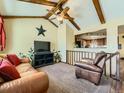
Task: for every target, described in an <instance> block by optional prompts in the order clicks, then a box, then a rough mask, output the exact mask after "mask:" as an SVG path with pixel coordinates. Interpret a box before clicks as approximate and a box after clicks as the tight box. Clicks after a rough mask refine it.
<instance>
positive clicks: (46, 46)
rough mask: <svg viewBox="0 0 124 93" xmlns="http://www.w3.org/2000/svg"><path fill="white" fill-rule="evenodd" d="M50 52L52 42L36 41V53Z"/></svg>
mask: <svg viewBox="0 0 124 93" xmlns="http://www.w3.org/2000/svg"><path fill="white" fill-rule="evenodd" d="M48 51H50V42H47V41H34V52H48Z"/></svg>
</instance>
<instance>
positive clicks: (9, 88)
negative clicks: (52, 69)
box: [0, 62, 49, 93]
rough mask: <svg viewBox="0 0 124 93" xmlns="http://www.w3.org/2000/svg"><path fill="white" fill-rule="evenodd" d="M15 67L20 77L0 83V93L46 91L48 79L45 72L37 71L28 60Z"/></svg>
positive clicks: (40, 92)
mask: <svg viewBox="0 0 124 93" xmlns="http://www.w3.org/2000/svg"><path fill="white" fill-rule="evenodd" d="M16 69H17V71H18V72H19V74H20V78H18V79H15V80H11V81H6V82H3V83H0V93H47V90H48V87H49V79H48V76H47V74H46V73H45V72H43V71H42V72H38V71H37V70H35V69H34V68H33V67H32V66H31V65H30V63H28V62H24V63H20V64H19V65H17V66H16Z"/></svg>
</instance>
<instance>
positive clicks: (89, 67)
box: [75, 52, 107, 85]
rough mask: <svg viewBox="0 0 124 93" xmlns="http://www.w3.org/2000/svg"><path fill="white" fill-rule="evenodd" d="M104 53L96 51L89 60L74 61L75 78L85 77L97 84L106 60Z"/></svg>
mask: <svg viewBox="0 0 124 93" xmlns="http://www.w3.org/2000/svg"><path fill="white" fill-rule="evenodd" d="M106 56H107V54H106V53H103V52H102V53H98V54H97V55H96V57H95V59H94V60H93V63H91V62H89V63H88V62H87V63H86V62H81V63H80V62H77V63H75V66H76V69H75V74H76V77H77V78H83V79H86V80H88V81H90V82H92V83H94V84H95V85H98V84H99V83H100V80H101V76H102V73H103V68H104V64H105V60H106Z"/></svg>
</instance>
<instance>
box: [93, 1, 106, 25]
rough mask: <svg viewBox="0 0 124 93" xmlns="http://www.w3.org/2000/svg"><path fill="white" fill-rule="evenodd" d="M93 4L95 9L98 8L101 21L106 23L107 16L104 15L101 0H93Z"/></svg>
mask: <svg viewBox="0 0 124 93" xmlns="http://www.w3.org/2000/svg"><path fill="white" fill-rule="evenodd" d="M93 4H94V6H95V9H96V12H97V14H98V17H99V20H100V22H101V23H102V24H104V23H105V18H104V15H103V12H102V9H101V6H100V3H99V0H93Z"/></svg>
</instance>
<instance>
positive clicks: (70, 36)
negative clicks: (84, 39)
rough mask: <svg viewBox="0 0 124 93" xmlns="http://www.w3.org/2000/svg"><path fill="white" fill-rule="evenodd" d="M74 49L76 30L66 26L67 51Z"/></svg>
mask: <svg viewBox="0 0 124 93" xmlns="http://www.w3.org/2000/svg"><path fill="white" fill-rule="evenodd" d="M73 48H74V30H73V29H72V28H71V27H70V26H69V25H68V24H66V50H72V49H73Z"/></svg>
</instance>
